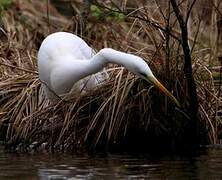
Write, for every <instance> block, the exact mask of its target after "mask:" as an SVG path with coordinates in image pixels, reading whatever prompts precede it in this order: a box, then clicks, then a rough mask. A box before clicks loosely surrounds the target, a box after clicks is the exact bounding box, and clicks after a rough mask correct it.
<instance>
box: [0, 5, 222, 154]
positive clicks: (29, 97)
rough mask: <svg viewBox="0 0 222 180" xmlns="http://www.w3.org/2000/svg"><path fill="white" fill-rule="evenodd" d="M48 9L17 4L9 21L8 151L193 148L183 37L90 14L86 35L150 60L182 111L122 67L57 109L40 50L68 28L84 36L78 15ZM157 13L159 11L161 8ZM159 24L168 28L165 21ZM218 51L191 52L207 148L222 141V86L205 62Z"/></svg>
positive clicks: (4, 114) (4, 124) (0, 106)
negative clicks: (47, 89)
mask: <svg viewBox="0 0 222 180" xmlns="http://www.w3.org/2000/svg"><path fill="white" fill-rule="evenodd" d="M22 2H23V1H22ZM33 2H34V1H33ZM33 2H32V3H33ZM43 7H44V5H43V3H42V2H40V1H39V2H37V1H35V4H34V5H32V4H31V3H29V2H28V1H24V2H23V3H21V1H14V2H13V5H12V6H11V7H10V8H8V10H6V11H5V12H4V14H3V16H2V21H3V25H4V27H3V29H2V33H1V39H2V41H1V46H0V48H1V51H0V52H1V54H0V73H1V76H0V97H1V100H0V138H1V139H2V141H3V142H4V143H6V145H7V147H9V148H11V149H17V150H20V151H21V150H24V151H29V150H38V149H47V150H49V151H53V150H59V151H70V150H71V151H73V150H86V149H91V148H92V149H94V148H99V147H101V148H102V149H106V148H113V147H114V148H115V147H122V148H123V147H124V146H125V147H126V148H127V147H132V146H131V145H132V144H133V145H135V146H137V145H140V146H139V147H143V148H145V147H148V148H150V147H152V146H155V145H157V146H165V145H169V144H170V145H172V144H175V143H176V144H179V145H182V144H184V143H185V144H186V143H188V141H189V138H190V137H189V126H188V120H189V117H188V114H189V112H187V111H186V108H187V103H188V101H187V98H188V97H187V90H186V81H185V79H184V74H183V64H182V62H183V60H182V58H183V57H182V53H181V52H182V51H181V48H180V47H179V45H178V42H177V40H175V39H174V38H170V40H168V41H166V39H165V34H163V33H162V32H161V31H160V30H159V29H157V28H155V27H154V26H153V25H152V23H149V22H146V21H143V20H139V19H138V18H136V17H129V18H127V19H126V20H125V21H123V22H118V23H117V22H115V21H111V22H103V21H99V20H98V21H97V20H95V18H94V17H91V18H89V20H88V23H87V24H86V31H84V32H83V33H82V35H83V38H84V39H85V40H86V41H87V42H88V43H89V44H90V45H91V46H92V47H94V48H95V49H98V50H99V49H101V48H103V47H112V48H115V49H118V50H122V51H125V52H131V53H134V54H136V55H138V56H141V57H143V58H144V59H145V60H147V62H148V63H149V64H150V66H151V69H152V70H153V71H154V74H155V75H156V76H157V77H158V78H159V79H160V80H161V81H162V82H163V84H165V86H166V87H167V88H168V89H169V90H171V91H172V92H173V94H174V95H175V96H176V98H177V99H178V100H179V101H180V102H181V103H182V106H183V107H184V108H183V109H177V108H175V107H174V104H172V103H171V102H170V101H168V99H166V98H164V97H163V96H162V95H161V94H159V92H158V91H157V90H156V89H155V88H153V87H152V86H150V85H149V84H147V83H146V82H144V81H143V80H141V79H138V78H136V77H135V76H134V75H133V74H131V73H129V72H127V71H126V70H125V69H123V68H121V67H117V66H109V69H108V72H109V75H110V80H109V81H107V82H106V83H105V84H104V85H103V86H101V87H99V88H97V89H95V90H94V91H91V92H89V93H87V94H83V95H81V96H80V97H72V98H71V99H70V100H69V101H64V100H61V101H60V102H59V103H58V104H50V103H49V101H48V100H47V99H46V98H45V97H44V94H43V91H42V89H41V83H40V81H39V79H38V72H37V65H36V62H37V59H36V52H37V50H38V47H39V45H40V43H41V41H42V40H43V38H44V37H46V35H47V34H49V33H51V32H55V31H63V30H64V31H70V32H74V33H76V34H78V33H80V32H82V31H80V29H81V28H80V25H79V24H80V23H79V18H78V17H73V18H72V19H71V20H69V19H67V18H65V17H63V16H62V15H60V14H59V13H57V12H56V10H55V9H53V7H51V6H50V7H49V8H50V11H49V12H51V14H50V16H49V17H47V13H46V9H44V8H43ZM137 11H138V12H137V13H138V14H137V15H141V14H142V15H143V17H145V18H149V19H151V20H152V21H154V20H155V19H153V18H154V17H155V16H157V14H155V13H154V14H151V15H152V16H151V17H153V18H150V14H147V12H148V11H147V9H145V8H144V9H138V10H137ZM156 13H160V12H159V11H158V9H156ZM158 17H161V16H160V15H159V16H158ZM155 21H156V22H158V23H159V24H160V25H162V26H163V27H164V25H165V21H164V20H163V19H161V18H160V19H157V20H155ZM176 29H177V28H176V27H174V29H173V30H172V32H171V33H172V34H175V36H176V37H177V33H175V31H176ZM79 35H80V34H79ZM192 38H193V37H191V39H192ZM101 39H102V40H103V41H101ZM211 53H212V51H211V50H210V47H209V48H206V47H204V48H202V46H200V47H198V43H197V45H196V46H195V49H194V51H193V53H192V57H193V68H194V76H195V79H196V83H197V85H198V97H199V102H200V107H199V113H200V119H201V124H202V129H201V133H202V143H206V142H207V143H208V142H210V143H218V141H219V139H220V137H219V136H221V133H222V132H221V113H222V99H221V96H219V94H220V89H219V87H218V86H215V82H214V79H213V74H212V72H211V71H210V70H209V67H208V63H206V62H208V61H209V58H210V57H211V55H212V54H211ZM165 60H168V61H167V63H166V62H165ZM141 138H143V139H141ZM191 138H192V137H191ZM138 139H139V140H138ZM206 139H209V141H207V140H206ZM139 141H141V142H142V143H141V142H139ZM136 148H138V147H136Z"/></svg>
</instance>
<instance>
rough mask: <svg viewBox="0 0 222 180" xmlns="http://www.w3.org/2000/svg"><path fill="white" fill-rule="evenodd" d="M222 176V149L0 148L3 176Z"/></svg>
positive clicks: (43, 179) (3, 178) (71, 178)
mask: <svg viewBox="0 0 222 180" xmlns="http://www.w3.org/2000/svg"><path fill="white" fill-rule="evenodd" d="M147 178H148V179H187V178H188V179H221V178H222V150H207V151H206V152H204V153H201V154H199V155H198V156H193V157H181V156H167V157H150V156H148V155H145V154H136V155H135V154H134V155H129V154H118V155H116V154H115V155H107V156H99V155H97V156H93V157H92V156H87V155H84V156H71V155H64V154H63V155H48V154H41V155H40V154H34V155H25V154H11V153H3V151H0V179H1V180H7V179H16V180H19V179H22V180H26V179H27V180H34V179H40V180H49V179H50V180H51V179H56V180H60V179H69V180H74V179H147Z"/></svg>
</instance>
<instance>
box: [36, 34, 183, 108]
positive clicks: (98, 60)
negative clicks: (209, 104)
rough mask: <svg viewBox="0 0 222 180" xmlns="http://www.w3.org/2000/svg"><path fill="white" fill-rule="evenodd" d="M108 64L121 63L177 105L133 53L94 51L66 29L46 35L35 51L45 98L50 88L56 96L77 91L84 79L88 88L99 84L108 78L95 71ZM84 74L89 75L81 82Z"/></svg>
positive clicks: (106, 50) (110, 50) (146, 66)
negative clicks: (87, 82) (44, 88)
mask: <svg viewBox="0 0 222 180" xmlns="http://www.w3.org/2000/svg"><path fill="white" fill-rule="evenodd" d="M108 63H114V64H118V65H121V66H124V67H125V68H126V69H128V70H129V71H131V72H132V73H134V74H136V75H138V76H139V77H141V78H143V79H145V80H147V81H149V82H150V83H152V84H154V85H155V86H156V87H158V88H159V89H160V90H161V91H162V92H163V93H164V94H165V95H166V96H168V97H169V98H170V99H171V100H173V101H174V102H175V103H176V104H177V106H180V103H179V102H178V101H177V100H176V98H175V97H174V96H173V95H172V94H171V93H170V92H169V91H168V90H167V89H166V88H165V87H164V86H163V85H162V84H161V83H160V82H159V81H158V80H157V79H156V78H155V76H154V75H153V73H152V71H151V70H150V68H149V66H148V65H147V63H146V62H145V61H144V60H143V59H142V58H140V57H138V56H135V55H133V54H128V53H124V52H120V51H116V50H114V49H111V48H104V49H102V50H100V51H99V52H98V53H97V54H95V52H94V51H93V50H92V48H90V47H89V46H88V45H87V44H86V42H85V41H84V40H82V39H81V38H80V37H78V36H76V35H74V34H71V33H67V32H57V33H53V34H51V35H49V36H47V37H46V38H45V39H44V41H43V42H42V44H41V46H40V49H39V52H38V72H39V78H40V80H41V81H42V82H43V84H45V85H46V93H47V95H48V97H49V96H50V93H49V92H50V91H53V92H54V93H55V94H57V95H58V96H61V95H64V94H67V93H69V92H70V91H71V90H72V89H78V90H77V91H79V90H80V89H81V88H82V87H83V86H85V83H86V81H90V83H89V84H90V85H89V87H88V88H91V87H96V86H97V85H98V84H99V81H98V78H100V79H102V80H104V79H106V78H107V77H103V76H102V75H101V74H100V73H99V74H98V72H100V71H101V70H102V69H103V68H104V67H105V66H106V65H107V64H108ZM96 73H97V74H96ZM90 75H94V76H90ZM86 77H90V78H88V79H87V80H86V81H81V80H82V79H84V78H86ZM74 91H75V90H74ZM49 98H50V97H49Z"/></svg>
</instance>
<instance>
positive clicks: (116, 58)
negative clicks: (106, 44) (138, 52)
mask: <svg viewBox="0 0 222 180" xmlns="http://www.w3.org/2000/svg"><path fill="white" fill-rule="evenodd" d="M138 58H139V57H138V56H135V55H132V54H127V53H124V52H120V51H116V50H114V49H111V48H104V49H102V50H100V51H99V52H98V53H97V54H96V55H94V56H93V57H92V58H91V59H90V61H88V66H87V67H86V68H87V70H86V71H85V76H88V75H91V74H94V73H97V72H98V71H101V70H102V68H103V67H104V66H106V64H108V63H114V64H118V65H121V66H124V67H126V68H127V69H128V70H132V68H133V67H134V64H135V63H137V60H139V59H141V58H139V59H138ZM139 61H140V60H139Z"/></svg>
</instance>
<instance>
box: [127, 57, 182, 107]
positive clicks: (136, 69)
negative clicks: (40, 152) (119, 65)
mask: <svg viewBox="0 0 222 180" xmlns="http://www.w3.org/2000/svg"><path fill="white" fill-rule="evenodd" d="M133 62H134V63H133V65H132V66H129V67H127V68H128V69H129V70H130V71H132V72H133V73H135V74H136V75H138V76H139V77H140V78H142V79H144V80H146V81H148V82H149V83H151V84H153V85H155V87H157V88H158V89H159V90H160V91H161V92H163V94H164V95H166V96H167V97H169V98H170V99H171V100H172V101H173V102H175V104H176V105H177V106H178V107H181V105H180V103H179V102H178V101H177V99H176V98H175V97H174V96H173V95H172V94H171V93H170V92H169V91H168V90H167V89H166V88H165V87H164V86H163V85H162V84H161V83H160V82H159V80H158V79H157V78H156V77H155V76H154V75H153V73H152V71H151V70H150V68H149V66H148V64H147V63H146V62H145V61H144V60H143V59H142V58H140V57H137V59H136V60H135V59H134V61H133Z"/></svg>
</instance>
